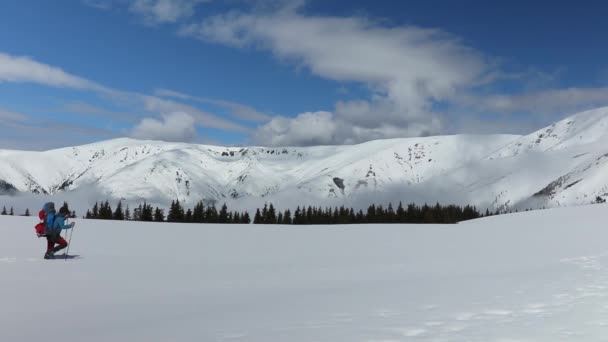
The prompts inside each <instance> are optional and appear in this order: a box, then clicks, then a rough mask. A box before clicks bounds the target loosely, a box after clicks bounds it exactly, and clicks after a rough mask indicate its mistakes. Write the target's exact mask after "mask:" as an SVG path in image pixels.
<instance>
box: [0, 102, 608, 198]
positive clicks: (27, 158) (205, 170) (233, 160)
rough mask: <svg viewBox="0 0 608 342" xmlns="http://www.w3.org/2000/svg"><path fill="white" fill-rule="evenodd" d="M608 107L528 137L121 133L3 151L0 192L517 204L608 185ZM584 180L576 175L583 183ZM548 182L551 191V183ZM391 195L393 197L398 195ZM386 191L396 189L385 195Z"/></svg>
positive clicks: (589, 193) (596, 191)
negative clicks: (273, 141)
mask: <svg viewBox="0 0 608 342" xmlns="http://www.w3.org/2000/svg"><path fill="white" fill-rule="evenodd" d="M607 139H608V107H605V108H598V109H594V110H590V111H585V112H581V113H578V114H575V115H572V116H569V117H567V118H565V119H563V120H560V121H558V122H556V123H555V124H553V125H550V126H547V127H545V128H543V129H541V130H537V131H535V132H533V133H531V134H528V135H507V134H493V135H467V134H461V135H447V136H432V137H420V138H397V139H386V140H374V141H369V142H365V143H361V144H357V145H340V146H332V145H329V146H313V147H264V146H247V147H245V146H243V147H240V146H237V147H223V146H213V145H201V144H187V143H172V142H160V141H151V140H144V141H140V140H135V139H131V138H119V139H113V140H108V141H102V142H98V143H92V144H86V145H81V146H74V147H65V148H60V149H53V150H48V151H42V152H32V151H15V150H0V193H4V194H16V193H38V194H49V195H57V194H62V195H66V196H69V194H70V193H71V192H74V191H78V190H84V189H87V188H95V189H96V191H99V192H101V194H103V195H104V196H107V197H109V198H112V199H123V200H127V201H138V200H146V199H149V200H155V201H156V202H157V203H169V202H170V201H171V200H173V199H180V200H181V201H184V202H185V203H194V202H196V201H198V200H201V199H204V200H206V201H242V200H244V199H250V200H251V199H258V200H259V199H263V200H264V201H273V200H276V201H279V200H280V201H283V200H284V199H289V198H293V199H294V200H296V199H308V200H309V201H313V202H314V201H321V202H322V201H324V200H331V201H333V202H332V203H337V202H340V201H342V202H345V203H349V202H353V201H354V199H359V200H360V201H362V200H364V199H366V198H367V199H369V200H382V199H383V198H385V199H389V200H393V199H394V200H397V199H402V200H404V201H413V202H421V201H433V202H434V201H439V202H446V201H449V202H460V203H470V204H475V205H477V206H478V207H480V208H482V209H485V208H488V209H491V210H513V209H524V208H528V207H531V208H537V207H551V206H561V205H576V204H585V203H589V202H591V201H592V199H594V198H595V197H596V196H605V195H607V193H608V179H607V178H606V177H603V176H602V174H605V173H604V170H605V169H607V168H608V163H606V161H608V158H605V157H602V156H605V155H608V148H607V147H605V146H604V145H605V143H604V142H605V141H606V140H607ZM574 181H576V183H573V182H574ZM543 190H545V191H543ZM388 194H390V195H388ZM384 195H387V196H384Z"/></svg>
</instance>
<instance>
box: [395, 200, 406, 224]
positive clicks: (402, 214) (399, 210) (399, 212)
mask: <svg viewBox="0 0 608 342" xmlns="http://www.w3.org/2000/svg"><path fill="white" fill-rule="evenodd" d="M395 214H396V216H397V217H396V218H395V221H396V222H401V223H403V222H405V210H404V209H403V203H402V202H399V206H398V207H397V212H396V213H395Z"/></svg>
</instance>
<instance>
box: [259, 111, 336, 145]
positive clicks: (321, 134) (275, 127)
mask: <svg viewBox="0 0 608 342" xmlns="http://www.w3.org/2000/svg"><path fill="white" fill-rule="evenodd" d="M336 130H337V126H336V123H335V121H334V119H333V115H332V113H329V112H314V113H313V112H308V113H302V114H300V115H298V116H297V117H295V118H285V117H280V116H279V117H275V118H273V119H272V120H271V121H270V122H268V123H267V124H266V125H264V126H262V127H260V128H259V129H258V130H257V132H256V133H255V137H254V140H255V141H256V143H259V144H262V145H268V146H289V145H291V146H294V145H295V146H308V145H328V144H334V143H335V142H334V141H335V135H336Z"/></svg>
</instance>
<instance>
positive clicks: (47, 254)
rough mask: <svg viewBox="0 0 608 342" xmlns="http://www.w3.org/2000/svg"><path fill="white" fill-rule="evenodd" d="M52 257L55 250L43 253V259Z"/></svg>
mask: <svg viewBox="0 0 608 342" xmlns="http://www.w3.org/2000/svg"><path fill="white" fill-rule="evenodd" d="M54 257H55V252H53V251H47V252H46V253H45V254H44V258H45V259H53V258H54Z"/></svg>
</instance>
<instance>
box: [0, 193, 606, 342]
mask: <svg viewBox="0 0 608 342" xmlns="http://www.w3.org/2000/svg"><path fill="white" fill-rule="evenodd" d="M607 219H608V206H606V205H594V206H583V207H570V208H560V209H551V210H544V211H535V212H525V213H519V214H512V215H503V216H497V217H490V218H485V219H480V220H475V221H470V222H466V223H462V224H458V225H359V226H309V227H293V226H289V227H287V226H257V225H255V226H254V225H238V226H237V225H229V226H220V225H187V224H147V223H135V222H104V221H94V220H84V221H83V220H78V225H77V227H76V230H75V232H74V238H73V246H72V249H71V250H70V252H71V253H73V254H80V255H81V256H82V258H81V259H73V260H68V261H64V260H52V261H45V260H43V259H42V254H43V249H44V247H43V240H38V239H37V238H36V237H35V236H34V231H33V225H34V223H35V219H32V218H24V217H8V216H0V234H1V235H2V237H3V241H4V242H3V245H2V247H1V248H0V279H2V290H1V291H0V303H2V304H1V305H2V310H0V340H1V341H11V342H19V341H24V342H30V341H32V342H34V341H35V342H38V341H50V340H51V341H64V342H71V341H74V342H80V341H260V342H268V341H332V342H334V341H349V342H351V341H362V342H364V341H365V342H368V341H484V342H487V341H552V342H554V341H599V340H604V339H605V337H606V336H608V265H607V262H608V231H607V230H606V229H605V222H606V221H607Z"/></svg>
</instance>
